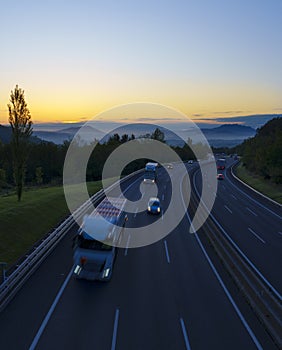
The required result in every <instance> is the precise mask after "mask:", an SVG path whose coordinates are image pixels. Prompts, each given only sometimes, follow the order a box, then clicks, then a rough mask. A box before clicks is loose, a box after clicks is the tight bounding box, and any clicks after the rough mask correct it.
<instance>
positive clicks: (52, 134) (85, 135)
mask: <svg viewBox="0 0 282 350" xmlns="http://www.w3.org/2000/svg"><path fill="white" fill-rule="evenodd" d="M80 129H81V127H80V126H74V127H69V128H66V129H61V130H57V131H43V130H42V131H39V130H36V131H34V132H33V134H34V135H36V136H38V137H40V138H42V139H44V140H46V141H50V142H54V143H56V144H61V143H63V142H64V141H66V140H69V141H71V140H72V139H73V137H74V135H75V134H76V133H77V132H78V131H79V130H80ZM80 136H81V138H82V139H83V140H84V141H85V142H86V143H90V142H92V141H94V140H95V139H97V140H100V139H101V138H102V137H103V136H104V133H103V132H102V131H100V130H98V129H96V128H93V127H92V126H84V127H83V128H82V129H81V131H80Z"/></svg>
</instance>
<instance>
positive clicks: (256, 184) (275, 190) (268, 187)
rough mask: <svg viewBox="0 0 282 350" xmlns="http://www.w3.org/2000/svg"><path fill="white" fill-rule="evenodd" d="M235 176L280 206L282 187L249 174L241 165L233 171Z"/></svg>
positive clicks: (281, 202)
mask: <svg viewBox="0 0 282 350" xmlns="http://www.w3.org/2000/svg"><path fill="white" fill-rule="evenodd" d="M235 174H236V176H238V177H239V178H240V179H241V180H242V181H244V182H245V183H246V184H248V185H249V186H251V187H253V188H254V189H256V190H257V191H259V192H261V193H262V194H264V195H266V196H267V197H269V198H271V199H273V200H275V201H276V202H278V203H280V204H282V185H281V184H280V185H277V184H275V183H273V182H270V181H269V180H265V179H264V178H263V177H262V176H258V175H255V174H253V173H251V172H250V171H249V170H247V169H246V167H244V166H243V165H242V163H241V164H239V166H238V167H237V168H236V169H235Z"/></svg>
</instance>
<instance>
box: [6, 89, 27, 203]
mask: <svg viewBox="0 0 282 350" xmlns="http://www.w3.org/2000/svg"><path fill="white" fill-rule="evenodd" d="M8 109H9V123H10V125H11V128H12V139H11V144H12V150H13V166H14V179H15V183H16V190H17V196H18V201H20V200H21V197H22V190H23V186H24V178H25V167H26V160H27V156H28V144H29V139H30V136H31V134H32V121H31V115H30V112H29V109H28V108H27V103H26V101H25V97H24V90H22V89H20V88H19V87H18V85H16V87H15V89H14V90H13V91H11V96H10V103H9V104H8Z"/></svg>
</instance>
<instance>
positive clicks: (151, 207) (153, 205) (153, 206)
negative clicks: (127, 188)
mask: <svg viewBox="0 0 282 350" xmlns="http://www.w3.org/2000/svg"><path fill="white" fill-rule="evenodd" d="M147 212H148V214H160V213H161V204H160V200H159V198H157V197H151V198H150V199H149V202H148V208H147Z"/></svg>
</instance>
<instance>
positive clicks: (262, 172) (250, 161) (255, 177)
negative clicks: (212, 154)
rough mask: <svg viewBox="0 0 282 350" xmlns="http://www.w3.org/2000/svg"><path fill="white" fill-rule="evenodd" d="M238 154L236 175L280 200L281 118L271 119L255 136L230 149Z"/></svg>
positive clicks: (281, 198) (281, 177) (281, 200)
mask: <svg viewBox="0 0 282 350" xmlns="http://www.w3.org/2000/svg"><path fill="white" fill-rule="evenodd" d="M232 152H233V153H238V154H240V155H241V164H240V165H239V166H238V168H237V170H236V174H237V176H238V177H239V178H240V179H242V181H244V182H246V183H247V184H248V185H250V186H251V187H254V188H255V189H256V190H258V191H259V192H261V193H263V194H265V195H267V196H268V197H270V198H272V199H274V200H275V201H277V202H279V203H282V118H281V117H278V118H274V119H272V120H270V121H269V122H267V123H266V124H265V125H264V126H263V127H261V128H260V129H258V130H257V134H256V136H254V137H252V138H250V139H247V140H246V141H244V142H243V143H242V144H241V145H239V146H237V147H235V148H234V149H232Z"/></svg>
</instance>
